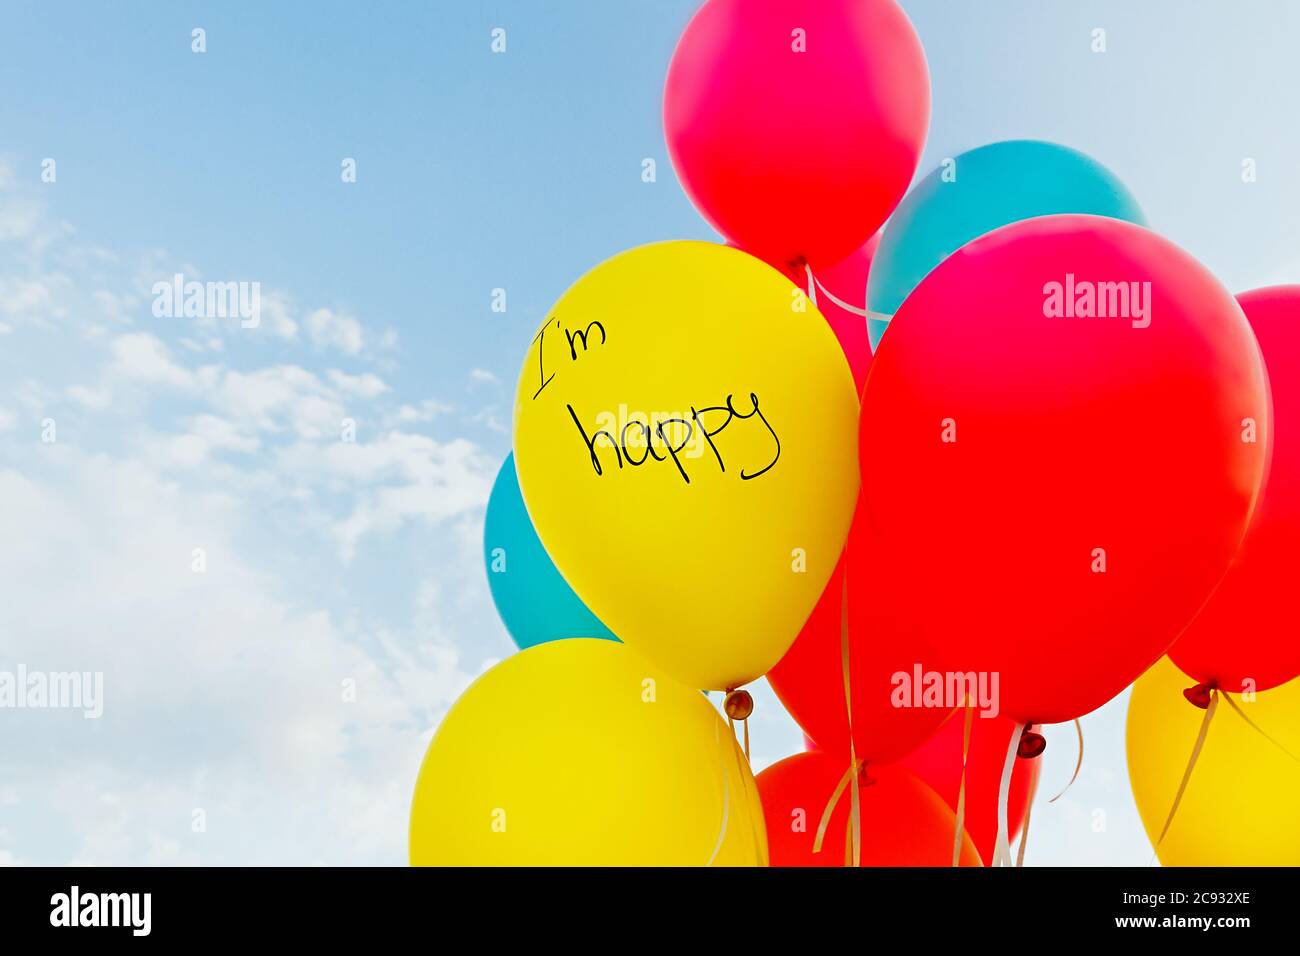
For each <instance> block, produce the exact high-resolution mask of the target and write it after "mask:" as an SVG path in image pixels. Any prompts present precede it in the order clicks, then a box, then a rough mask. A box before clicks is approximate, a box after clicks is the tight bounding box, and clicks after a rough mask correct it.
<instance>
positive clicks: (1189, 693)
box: [1183, 681, 1214, 710]
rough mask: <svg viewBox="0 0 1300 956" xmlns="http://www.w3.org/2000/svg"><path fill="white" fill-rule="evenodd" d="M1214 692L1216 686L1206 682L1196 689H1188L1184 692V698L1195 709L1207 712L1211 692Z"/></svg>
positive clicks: (1198, 685)
mask: <svg viewBox="0 0 1300 956" xmlns="http://www.w3.org/2000/svg"><path fill="white" fill-rule="evenodd" d="M1212 690H1214V685H1213V684H1212V683H1210V682H1209V681H1205V682H1204V683H1201V684H1197V685H1196V686H1195V687H1189V688H1187V690H1185V691H1183V696H1184V697H1186V698H1187V701H1188V703H1190V704H1192V705H1193V706H1194V707H1199V708H1201V710H1206V709H1207V708H1208V707H1209V706H1210V691H1212Z"/></svg>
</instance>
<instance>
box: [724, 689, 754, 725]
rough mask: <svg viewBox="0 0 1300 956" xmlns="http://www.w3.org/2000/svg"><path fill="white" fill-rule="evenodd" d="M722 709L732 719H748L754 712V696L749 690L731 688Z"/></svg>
mask: <svg viewBox="0 0 1300 956" xmlns="http://www.w3.org/2000/svg"><path fill="white" fill-rule="evenodd" d="M722 710H723V712H724V713H726V715H727V716H728V717H730V718H731V719H732V720H748V719H749V715H750V714H752V713H753V712H754V698H753V697H751V696H750V694H749V691H747V690H729V691H727V697H726V699H725V700H724V701H723V702H722Z"/></svg>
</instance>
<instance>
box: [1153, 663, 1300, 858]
mask: <svg viewBox="0 0 1300 956" xmlns="http://www.w3.org/2000/svg"><path fill="white" fill-rule="evenodd" d="M1195 683H1196V682H1195V681H1194V680H1193V679H1192V678H1190V677H1188V676H1187V675H1186V674H1184V673H1183V672H1182V671H1180V670H1179V669H1178V668H1177V667H1176V666H1175V665H1174V664H1173V663H1172V662H1171V661H1170V660H1169V658H1167V657H1165V658H1161V659H1160V661H1158V662H1157V663H1156V664H1155V666H1153V667H1152V668H1151V669H1150V670H1149V671H1147V672H1146V674H1144V675H1143V676H1142V677H1140V678H1138V681H1137V683H1136V684H1134V685H1133V692H1132V697H1131V698H1130V699H1129V706H1128V773H1129V781H1130V783H1131V785H1132V787H1133V796H1134V799H1136V801H1137V805H1138V811H1139V812H1140V813H1141V815H1142V824H1143V826H1145V827H1146V831H1147V836H1148V837H1149V838H1150V839H1151V842H1152V844H1155V843H1156V841H1157V840H1158V838H1159V836H1160V831H1161V830H1162V829H1164V826H1165V821H1166V819H1168V817H1169V809H1170V807H1171V806H1172V805H1173V802H1174V796H1175V794H1176V793H1177V791H1178V784H1179V782H1180V781H1181V780H1182V778H1183V772H1184V771H1185V770H1186V768H1187V762H1188V758H1189V757H1190V756H1191V753H1192V747H1193V745H1194V744H1195V742H1196V738H1197V734H1198V732H1199V730H1200V727H1201V722H1202V720H1203V719H1204V717H1205V711H1204V710H1201V709H1199V708H1197V707H1194V706H1193V705H1191V704H1190V703H1188V702H1187V700H1186V699H1184V697H1183V694H1182V692H1183V689H1184V688H1187V687H1191V686H1192V685H1193V684H1195ZM1232 701H1233V703H1236V704H1237V706H1238V707H1240V708H1241V710H1242V712H1243V713H1245V715H1246V716H1247V717H1249V718H1250V720H1251V721H1252V722H1253V723H1254V724H1255V725H1256V726H1257V727H1258V728H1259V730H1256V729H1255V728H1253V727H1251V725H1250V724H1249V723H1247V722H1246V721H1245V720H1243V719H1242V717H1241V716H1240V715H1239V714H1237V713H1236V712H1234V711H1233V709H1232V707H1231V706H1229V704H1228V702H1227V701H1225V700H1222V699H1221V700H1220V701H1219V702H1218V705H1217V706H1216V708H1215V712H1214V716H1213V717H1212V718H1211V720H1210V727H1209V731H1208V733H1207V734H1206V738H1205V744H1204V746H1203V748H1202V749H1201V753H1200V755H1199V757H1198V758H1197V761H1196V765H1195V767H1194V768H1193V769H1192V776H1191V779H1190V780H1189V781H1188V784H1187V790H1186V792H1185V793H1184V794H1183V799H1182V802H1181V803H1180V804H1179V806H1178V811H1177V812H1176V813H1175V815H1174V819H1173V823H1172V824H1171V825H1170V827H1169V832H1168V833H1167V834H1166V835H1165V838H1164V840H1163V841H1161V842H1160V845H1159V846H1158V847H1157V848H1156V854H1157V856H1158V857H1159V858H1160V862H1161V863H1162V864H1163V865H1164V866H1296V865H1300V813H1297V809H1296V808H1297V794H1300V763H1297V762H1296V761H1295V759H1293V758H1292V757H1290V756H1288V755H1287V753H1286V752H1284V751H1283V750H1282V749H1281V748H1279V747H1278V746H1277V745H1276V744H1274V743H1272V742H1270V741H1269V740H1268V738H1267V737H1265V736H1264V734H1267V735H1268V737H1272V738H1273V739H1274V740H1275V741H1277V744H1281V745H1282V747H1284V748H1286V750H1288V751H1290V752H1291V753H1292V754H1300V679H1296V680H1292V681H1290V682H1289V683H1286V684H1283V685H1282V686H1281V687H1274V688H1272V689H1271V690H1266V691H1261V692H1259V693H1258V694H1256V695H1255V699H1254V700H1253V701H1251V700H1247V699H1243V695H1241V694H1233V695H1232ZM1260 731H1263V734H1261V733H1260Z"/></svg>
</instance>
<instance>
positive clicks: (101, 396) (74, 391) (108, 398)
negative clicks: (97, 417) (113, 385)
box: [65, 385, 113, 409]
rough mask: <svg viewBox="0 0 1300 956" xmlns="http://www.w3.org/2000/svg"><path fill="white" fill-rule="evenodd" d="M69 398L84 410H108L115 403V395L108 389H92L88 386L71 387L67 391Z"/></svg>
mask: <svg viewBox="0 0 1300 956" xmlns="http://www.w3.org/2000/svg"><path fill="white" fill-rule="evenodd" d="M65 393H66V394H67V396H68V398H70V399H72V400H73V401H74V402H76V403H77V404H78V405H80V406H82V407H83V408H94V409H101V408H108V406H109V405H111V404H112V403H113V393H112V392H111V391H109V390H108V389H106V388H100V389H96V388H91V387H90V386H88V385H69V386H68V387H67V389H65Z"/></svg>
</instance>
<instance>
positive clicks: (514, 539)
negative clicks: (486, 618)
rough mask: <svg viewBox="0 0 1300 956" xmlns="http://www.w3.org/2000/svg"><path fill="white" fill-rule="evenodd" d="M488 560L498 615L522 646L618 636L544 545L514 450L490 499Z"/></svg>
mask: <svg viewBox="0 0 1300 956" xmlns="http://www.w3.org/2000/svg"><path fill="white" fill-rule="evenodd" d="M483 559H484V561H485V562H486V564H487V576H488V587H489V588H490V589H491V591H492V600H493V602H494V603H495V604H496V606H497V613H498V614H500V615H501V620H502V621H504V622H505V625H506V630H508V631H509V632H510V636H511V637H512V638H514V642H515V643H516V644H518V645H519V647H520V648H526V647H532V646H533V645H534V644H542V643H545V642H546V641H556V640H560V639H561V638H566V637H599V638H604V639H606V640H610V641H617V640H618V638H617V637H615V636H614V635H613V634H612V633H611V632H610V630H609V628H607V627H606V626H605V625H604V624H602V623H601V622H600V619H599V618H598V617H596V615H594V614H592V613H591V611H590V610H588V609H587V605H585V604H583V603H582V599H581V598H579V597H578V595H576V594H574V593H573V589H572V588H571V587H569V585H568V582H566V581H565V580H564V578H563V577H562V576H561V575H560V572H559V569H557V568H556V567H555V564H554V562H552V561H551V558H550V555H548V554H547V553H546V549H545V548H544V547H542V542H541V539H540V538H538V537H537V532H536V531H535V530H534V529H533V522H532V519H531V518H529V517H528V510H527V509H526V508H525V507H524V498H523V495H522V494H521V493H520V491H519V478H518V476H517V475H516V474H515V456H514V455H513V454H511V455H509V456H507V457H506V460H505V463H504V464H503V465H502V466H501V470H500V471H499V472H498V473H497V480H496V482H495V483H494V484H493V485H492V495H491V497H490V498H488V506H487V521H486V522H485V524H484V527H483Z"/></svg>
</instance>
